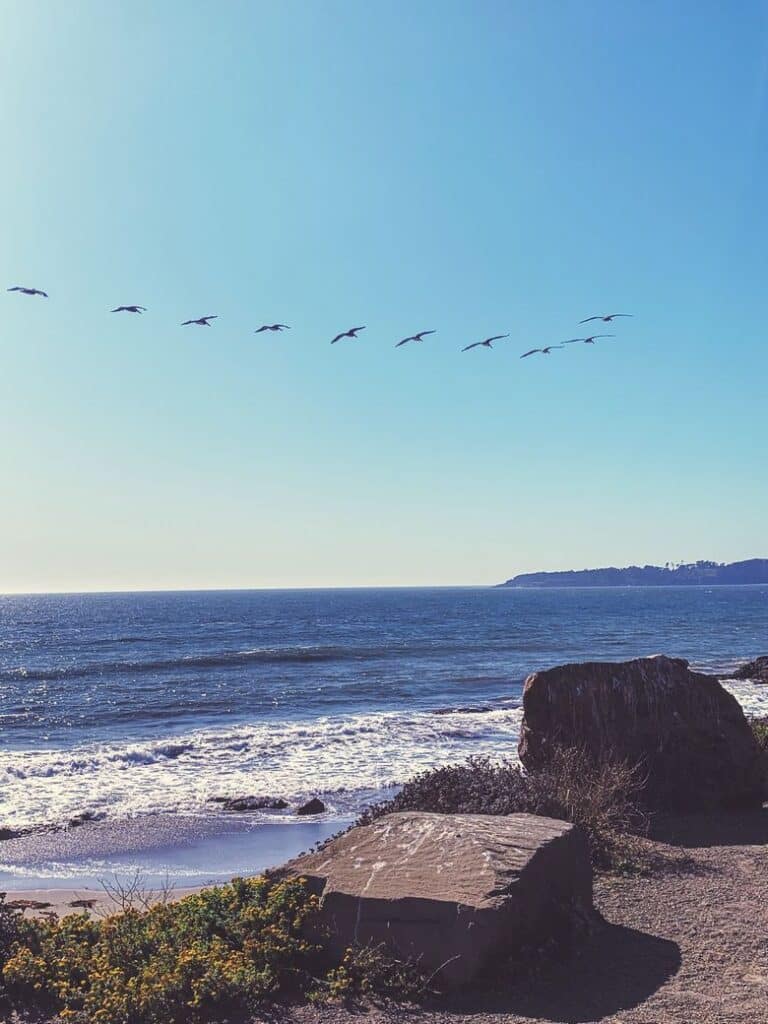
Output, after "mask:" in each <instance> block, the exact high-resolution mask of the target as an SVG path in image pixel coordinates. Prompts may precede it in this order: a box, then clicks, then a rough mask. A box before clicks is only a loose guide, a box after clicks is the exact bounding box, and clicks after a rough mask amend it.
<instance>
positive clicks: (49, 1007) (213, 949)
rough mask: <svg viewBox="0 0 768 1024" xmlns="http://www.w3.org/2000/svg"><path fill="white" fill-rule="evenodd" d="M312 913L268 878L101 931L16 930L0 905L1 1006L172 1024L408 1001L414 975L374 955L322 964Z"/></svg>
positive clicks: (38, 923) (16, 919) (104, 1021)
mask: <svg viewBox="0 0 768 1024" xmlns="http://www.w3.org/2000/svg"><path fill="white" fill-rule="evenodd" d="M316 911H317V898H316V897H315V896H314V895H312V894H311V893H309V891H308V890H307V888H306V886H305V885H304V883H303V882H302V881H301V880H288V881H282V882H271V881H269V880H267V879H265V878H253V879H236V880H235V881H233V882H231V883H230V884H228V885H223V886H217V887H215V888H210V889H206V890H203V891H201V892H199V893H195V894H194V895H191V896H187V897H185V898H184V899H181V900H178V901H177V902H165V903H160V904H158V905H155V906H153V907H151V908H150V909H148V910H139V909H128V910H125V911H124V912H122V913H119V914H115V915H113V916H110V917H106V918H104V919H102V920H92V919H90V918H89V917H88V916H87V915H86V914H72V915H69V916H68V917H64V918H62V919H61V920H57V919H56V918H50V919H47V920H30V919H25V918H24V917H23V916H22V915H21V914H19V913H18V912H17V911H14V910H12V909H10V908H9V907H7V906H6V905H5V903H4V900H3V899H0V969H1V970H2V975H1V977H2V982H1V983H0V1001H4V1002H5V1003H6V1005H8V1006H9V1007H11V1006H14V1007H24V1008H27V1009H28V1008H36V1009H39V1010H42V1011H43V1012H49V1013H52V1014H58V1019H61V1020H62V1021H70V1022H73V1024H81V1022H82V1024H86V1022H87V1024H176V1022H182V1021H184V1022H187V1021H190V1022H191V1021H195V1022H197V1021H210V1020H220V1019H222V1018H223V1017H226V1016H227V1015H229V1014H235V1015H237V1014H243V1013H246V1014H247V1013H250V1012H253V1011H255V1010H256V1009H257V1008H258V1007H260V1006H263V1005H264V1004H265V1003H267V1002H272V1001H276V1000H287V999H296V998H304V999H313V1000H318V999H322V998H328V997H335V998H354V997H358V996H363V995H367V994H371V993H372V992H374V991H375V992H377V993H379V994H389V995H393V996H394V995H399V996H401V997H402V996H408V995H409V994H411V995H412V994H413V993H415V991H416V990H417V988H418V987H419V985H420V984H421V979H420V978H419V976H418V974H417V973H416V971H415V970H413V969H412V968H411V967H410V966H409V965H407V964H402V963H399V962H397V961H396V960H394V959H393V958H392V957H390V956H388V955H387V954H386V953H385V952H384V951H383V950H380V949H372V948H361V949H357V948H350V949H348V950H347V951H346V952H345V953H344V954H343V956H342V957H341V958H337V959H336V960H332V959H330V958H329V957H328V954H327V952H326V951H325V949H324V947H323V945H322V941H321V940H322V935H321V934H318V935H317V937H316V938H315V939H310V938H308V937H307V936H308V935H309V934H311V933H314V932H316V931H317V929H316V927H315V928H312V924H313V917H314V915H315V913H316ZM308 926H309V927H308Z"/></svg>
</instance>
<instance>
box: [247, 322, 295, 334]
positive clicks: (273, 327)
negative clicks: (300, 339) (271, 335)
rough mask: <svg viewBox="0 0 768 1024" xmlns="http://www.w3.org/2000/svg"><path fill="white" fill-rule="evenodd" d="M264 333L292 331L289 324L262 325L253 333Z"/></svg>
mask: <svg viewBox="0 0 768 1024" xmlns="http://www.w3.org/2000/svg"><path fill="white" fill-rule="evenodd" d="M262 331H290V327H289V326H288V324H262V325H261V327H257V328H256V330H255V331H254V332H253V333H254V334H261V332H262Z"/></svg>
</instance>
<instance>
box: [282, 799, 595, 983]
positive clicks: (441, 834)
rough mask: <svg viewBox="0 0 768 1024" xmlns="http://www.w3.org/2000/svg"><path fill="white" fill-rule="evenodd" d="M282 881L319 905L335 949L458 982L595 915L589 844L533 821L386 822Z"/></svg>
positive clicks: (341, 841) (397, 817) (566, 828)
mask: <svg viewBox="0 0 768 1024" xmlns="http://www.w3.org/2000/svg"><path fill="white" fill-rule="evenodd" d="M281 873H287V874H288V875H290V876H301V877H304V878H306V879H307V880H308V882H309V885H310V887H311V888H312V890H313V891H314V892H316V893H317V894H318V895H319V896H320V897H321V923H322V924H323V925H325V926H327V928H328V929H329V931H330V944H331V948H332V950H333V951H334V952H335V953H340V952H342V951H343V950H344V949H345V948H346V947H347V946H350V945H352V944H355V943H359V944H363V945H367V944H372V945H378V944H380V943H385V944H386V945H387V946H388V947H389V948H390V949H391V950H392V951H393V952H395V953H396V954H397V955H399V956H401V957H403V958H412V959H414V960H417V961H418V962H419V964H420V966H421V967H422V968H423V969H425V970H427V971H429V972H434V971H439V970H440V969H441V968H444V970H443V971H442V973H441V975H440V982H441V983H442V984H449V985H450V984H461V983H463V982H465V981H467V980H469V979H471V978H473V977H474V976H475V975H476V974H477V973H478V972H479V971H481V970H482V969H483V968H486V967H488V966H490V965H492V964H493V963H494V961H498V960H503V959H504V958H507V957H509V956H510V955H512V954H514V953H515V952H519V951H521V950H522V949H524V948H525V947H529V946H530V945H531V944H535V943H539V942H544V941H547V940H548V939H550V938H554V937H560V938H563V937H567V936H568V935H570V934H571V933H572V930H573V927H574V925H575V924H576V923H578V924H579V925H583V924H584V923H587V922H589V921H591V920H592V919H593V915H594V912H593V910H592V868H591V865H590V856H589V847H588V843H587V840H586V838H585V837H584V835H583V834H582V833H581V831H580V830H579V829H578V828H576V827H575V826H574V825H570V824H568V823H567V822H564V821H555V820H553V819H552V818H540V817H536V816H535V815H531V814H512V815H509V816H507V817H497V816H491V815H484V814H465V815H462V814H428V813H422V812H418V811H404V812H401V813H398V814H388V815H386V816H384V817H382V818H379V819H378V820H377V821H375V822H374V823H373V824H371V825H365V826H360V827H357V828H353V829H351V830H350V831H348V832H346V833H345V834H344V835H342V836H340V837H338V838H337V839H334V840H332V841H331V842H330V843H328V844H327V845H326V846H325V847H324V848H323V849H322V850H319V851H317V852H315V853H310V854H306V855H304V856H302V857H298V858H297V859H296V860H294V861H291V862H290V863H289V864H288V865H287V866H286V867H285V868H284V869H283V870H282V872H281Z"/></svg>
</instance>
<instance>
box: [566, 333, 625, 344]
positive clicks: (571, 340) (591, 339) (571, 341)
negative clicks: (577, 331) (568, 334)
mask: <svg viewBox="0 0 768 1024" xmlns="http://www.w3.org/2000/svg"><path fill="white" fill-rule="evenodd" d="M615 337H616V335H615V334H590V336H589V337H588V338H569V339H568V340H567V341H564V342H563V345H575V344H576V342H578V341H583V342H584V344H585V345H594V344H595V338H615Z"/></svg>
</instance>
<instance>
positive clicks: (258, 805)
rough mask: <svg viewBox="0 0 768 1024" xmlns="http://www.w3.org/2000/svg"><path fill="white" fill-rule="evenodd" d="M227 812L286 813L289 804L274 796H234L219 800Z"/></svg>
mask: <svg viewBox="0 0 768 1024" xmlns="http://www.w3.org/2000/svg"><path fill="white" fill-rule="evenodd" d="M216 802H217V803H221V805H222V807H223V808H224V810H225V811H241V812H242V811H284V810H285V808H286V807H287V806H288V804H287V803H286V802H285V800H282V799H281V798H280V797H274V796H234V797H229V798H227V799H224V800H220V801H219V800H217V801H216Z"/></svg>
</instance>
